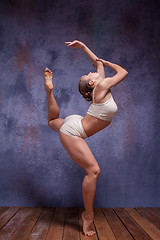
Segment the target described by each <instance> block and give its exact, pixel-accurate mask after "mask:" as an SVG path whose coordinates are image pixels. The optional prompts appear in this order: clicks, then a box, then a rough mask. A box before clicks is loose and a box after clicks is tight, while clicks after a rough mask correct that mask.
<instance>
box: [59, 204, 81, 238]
mask: <svg viewBox="0 0 160 240" xmlns="http://www.w3.org/2000/svg"><path fill="white" fill-rule="evenodd" d="M69 239H74V240H79V239H80V238H79V219H78V208H75V207H74V208H66V209H65V225H64V235H63V240H69Z"/></svg>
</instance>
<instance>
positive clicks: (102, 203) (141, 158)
mask: <svg viewBox="0 0 160 240" xmlns="http://www.w3.org/2000/svg"><path fill="white" fill-rule="evenodd" d="M159 32H160V20H159V13H158V6H156V5H153V3H152V2H151V1H149V0H135V1H130V0H124V1H120V0H117V1H111V0H108V1H97V0H94V1H93V0H87V1H85V0H83V1H74V0H72V1H69V2H66V1H64V2H63V1H62V0H58V1H53V0H50V1H44V0H39V1H38V0H36V1H33V0H26V1H23V0H12V1H11V0H10V1H9V0H1V6H0V71H1V74H0V131H1V138H0V154H1V155H0V205H1V206H63V207H64V206H82V205H83V201H82V191H81V184H82V181H83V177H84V174H85V171H84V170H83V169H82V168H80V167H79V166H78V165H77V164H76V163H74V162H73V161H72V160H71V158H70V157H69V156H68V155H67V153H66V152H65V150H64V149H63V147H62V146H61V143H60V141H59V136H58V133H56V132H54V131H52V130H51V129H50V128H49V127H48V125H47V101H46V100H47V99H46V94H45V90H44V86H43V71H44V69H45V67H46V66H47V67H49V68H50V69H51V70H52V71H53V76H54V94H55V97H56V100H57V102H58V105H59V107H60V117H61V118H64V117H66V116H68V115H70V114H81V115H83V116H84V115H85V113H86V111H87V109H88V106H89V104H88V103H87V102H85V100H83V99H82V97H81V95H80V94H79V93H78V88H77V84H78V81H79V79H80V77H81V76H82V75H83V74H87V73H88V72H89V71H94V70H95V68H94V67H93V66H92V64H91V62H90V60H89V59H88V58H87V56H86V55H84V53H83V52H81V51H80V50H77V49H73V48H67V46H66V45H65V44H64V42H65V41H72V40H74V39H78V40H80V41H83V42H84V43H85V44H86V45H87V46H88V47H89V48H91V50H92V51H93V52H94V53H95V54H96V55H97V56H98V57H100V58H104V59H106V60H109V61H111V62H114V63H117V64H120V65H121V66H123V67H124V68H126V69H127V70H128V72H129V74H128V76H127V77H126V79H125V80H124V81H123V82H121V83H120V84H119V85H118V86H116V87H114V88H113V89H112V94H113V97H114V99H115V101H116V102H117V105H118V108H119V111H118V113H117V115H116V116H115V118H114V119H113V121H112V124H111V125H110V126H109V127H108V128H106V129H104V130H103V131H101V132H99V133H97V134H96V135H94V136H92V137H90V138H88V139H87V140H86V142H87V143H88V144H89V146H90V148H91V150H92V152H93V154H94V156H95V157H96V159H97V161H98V164H99V166H100V168H101V173H100V176H99V179H98V182H97V191H96V195H95V201H94V207H114V206H119V207H120V206H131V207H133V206H160V205H159V202H160V174H159V173H160V162H159V154H160V148H159V145H158V140H159V119H158V118H159V112H158V107H159V105H160V103H159V102H160V98H159V92H158V87H159V85H160V84H159V82H158V81H159V79H158V77H159V64H158V60H160V59H159V58H158V57H159V55H158V50H159V38H158V34H159ZM113 74H114V72H113V71H112V70H109V69H106V75H107V76H112V75H113Z"/></svg>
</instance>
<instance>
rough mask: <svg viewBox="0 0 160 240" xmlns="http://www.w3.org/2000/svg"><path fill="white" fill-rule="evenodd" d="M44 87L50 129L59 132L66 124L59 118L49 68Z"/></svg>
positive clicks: (45, 74)
mask: <svg viewBox="0 0 160 240" xmlns="http://www.w3.org/2000/svg"><path fill="white" fill-rule="evenodd" d="M44 86H45V90H46V94H47V102H48V125H49V127H50V128H52V129H53V130H55V131H57V132H58V131H59V129H60V127H61V126H62V124H63V122H64V119H60V118H58V117H59V107H58V105H57V102H56V100H55V98H54V96H53V92H52V90H53V83H52V72H51V71H50V70H49V69H48V68H46V69H45V71H44Z"/></svg>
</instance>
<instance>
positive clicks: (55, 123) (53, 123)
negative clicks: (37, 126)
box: [48, 118, 64, 132]
mask: <svg viewBox="0 0 160 240" xmlns="http://www.w3.org/2000/svg"><path fill="white" fill-rule="evenodd" d="M63 122H64V119H61V118H58V119H54V120H50V121H48V126H49V127H50V128H51V129H52V130H54V131H56V132H59V129H60V128H61V126H62V124H63Z"/></svg>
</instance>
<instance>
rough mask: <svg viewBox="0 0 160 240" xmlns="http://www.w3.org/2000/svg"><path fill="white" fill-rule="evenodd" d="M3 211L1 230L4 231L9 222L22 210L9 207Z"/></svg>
mask: <svg viewBox="0 0 160 240" xmlns="http://www.w3.org/2000/svg"><path fill="white" fill-rule="evenodd" d="M3 210H4V211H3ZM3 210H2V209H1V216H0V229H2V228H3V227H4V226H5V225H6V224H7V222H9V220H10V219H11V218H12V217H13V216H14V215H15V214H16V213H17V212H18V211H19V210H20V207H9V208H5V209H3Z"/></svg>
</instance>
